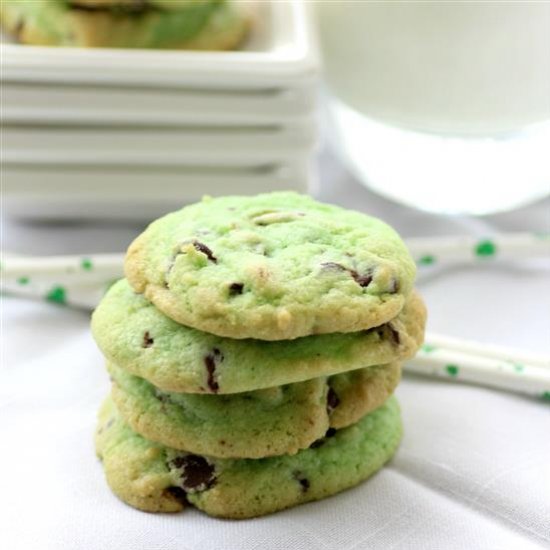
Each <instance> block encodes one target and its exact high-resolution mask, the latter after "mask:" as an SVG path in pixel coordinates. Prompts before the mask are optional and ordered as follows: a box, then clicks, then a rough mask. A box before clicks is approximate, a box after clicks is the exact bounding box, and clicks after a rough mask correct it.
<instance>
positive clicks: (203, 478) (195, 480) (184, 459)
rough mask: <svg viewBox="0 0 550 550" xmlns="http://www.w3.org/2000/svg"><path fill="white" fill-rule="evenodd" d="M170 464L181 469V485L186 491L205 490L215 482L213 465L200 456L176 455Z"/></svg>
mask: <svg viewBox="0 0 550 550" xmlns="http://www.w3.org/2000/svg"><path fill="white" fill-rule="evenodd" d="M170 464H171V465H172V466H173V467H174V468H177V469H178V470H181V474H180V477H181V486H182V489H183V490H184V491H186V492H188V493H196V492H198V491H206V489H210V488H211V487H212V486H213V485H214V484H215V483H216V476H215V473H214V466H213V465H212V464H210V463H209V462H208V461H207V460H206V458H204V457H202V456H198V455H182V456H177V457H176V458H174V459H173V460H172V461H171V463H170Z"/></svg>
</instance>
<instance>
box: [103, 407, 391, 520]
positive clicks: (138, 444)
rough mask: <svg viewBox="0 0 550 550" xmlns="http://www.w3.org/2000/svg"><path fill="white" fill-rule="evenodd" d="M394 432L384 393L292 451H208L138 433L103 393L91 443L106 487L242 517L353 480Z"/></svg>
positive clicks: (152, 507)
mask: <svg viewBox="0 0 550 550" xmlns="http://www.w3.org/2000/svg"><path fill="white" fill-rule="evenodd" d="M400 438H401V419H400V414H399V407H398V405H397V402H396V401H395V399H394V398H390V399H389V400H388V401H387V402H386V403H385V404H384V405H383V406H381V407H379V408H378V409H376V410H375V411H374V412H372V413H370V414H368V415H366V416H364V417H363V418H362V419H361V420H360V421H359V422H357V423H355V424H353V425H351V426H349V427H347V428H343V429H341V430H336V431H335V432H334V433H330V434H327V437H325V438H324V439H322V440H320V441H318V442H317V443H316V444H314V445H313V446H312V447H310V448H308V449H304V450H302V451H300V452H298V453H297V454H295V455H284V456H277V457H270V458H261V459H222V458H212V457H208V456H203V455H197V454H190V453H185V452H181V451H177V450H175V449H171V448H168V447H164V446H162V445H159V444H156V443H152V442H150V441H148V440H146V439H144V438H143V437H141V436H140V435H138V434H137V433H135V432H133V431H132V430H131V429H130V428H129V427H128V426H127V425H126V424H125V423H124V422H123V420H122V418H121V417H120V415H119V414H118V412H117V410H116V408H115V407H114V405H113V403H112V402H111V400H110V399H109V400H107V401H106V402H105V404H104V405H103V407H102V410H101V411H100V417H99V426H98V430H97V434H96V449H97V453H98V455H99V457H100V458H101V459H102V460H103V465H104V469H105V475H106V477H107V482H108V484H109V485H110V487H111V489H112V490H113V492H114V493H115V494H116V495H117V496H118V497H119V498H120V499H122V500H123V501H124V502H126V503H128V504H130V505H131V506H134V507H136V508H139V509H141V510H145V511H150V512H177V511H179V510H182V509H183V508H184V507H185V506H186V505H187V504H192V505H194V506H196V507H197V508H199V509H201V510H203V511H204V512H206V513H207V514H210V515H212V516H218V517H226V518H250V517H255V516H261V515H263V514H268V513H271V512H275V511H277V510H282V509H284V508H289V507H291V506H295V505H297V504H301V503H305V502H309V501H314V500H319V499H321V498H324V497H327V496H330V495H333V494H335V493H338V492H340V491H343V490H345V489H348V488H350V487H353V486H354V485H357V484H358V483H360V482H361V481H363V480H365V479H367V478H368V477H370V476H371V475H372V474H373V473H375V472H376V471H377V470H379V469H380V468H381V467H382V466H383V465H384V464H385V463H386V462H387V461H388V460H389V459H390V458H391V457H392V456H393V454H394V453H395V451H396V449H397V446H398V444H399V440H400Z"/></svg>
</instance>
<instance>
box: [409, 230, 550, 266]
mask: <svg viewBox="0 0 550 550" xmlns="http://www.w3.org/2000/svg"><path fill="white" fill-rule="evenodd" d="M406 244H407V247H408V248H409V251H410V252H411V254H412V256H413V258H414V259H415V261H416V263H417V264H418V265H419V266H428V265H440V264H449V263H465V264H471V263H480V262H487V261H490V260H505V261H517V260H518V259H526V258H547V259H550V234H548V233H501V234H496V235H492V236H491V237H487V238H478V237H472V236H450V237H420V238H413V239H407V240H406Z"/></svg>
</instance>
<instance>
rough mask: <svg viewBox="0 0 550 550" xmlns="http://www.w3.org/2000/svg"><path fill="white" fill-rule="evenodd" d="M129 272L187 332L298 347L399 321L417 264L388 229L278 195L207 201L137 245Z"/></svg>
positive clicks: (155, 227) (167, 219) (156, 227)
mask: <svg viewBox="0 0 550 550" xmlns="http://www.w3.org/2000/svg"><path fill="white" fill-rule="evenodd" d="M125 272H126V277H127V278H128V280H129V282H130V284H131V285H132V287H133V288H134V289H135V290H136V291H137V292H139V293H143V294H144V295H145V296H146V297H147V299H149V300H150V301H151V302H153V303H154V304H155V306H156V307H158V308H159V309H160V310H161V311H163V312H164V313H165V314H166V315H168V316H169V317H171V318H172V319H174V320H176V321H178V322H180V323H182V324H185V325H188V326H191V327H194V328H197V329H199V330H203V331H206V332H210V333H213V334H217V335H220V336H227V337H230V338H257V339H261V340H289V339H294V338H298V337H301V336H307V335H311V334H322V333H333V332H356V331H360V330H364V329H368V328H371V327H374V326H378V325H381V324H383V323H385V322H387V321H389V320H390V319H392V318H393V317H395V316H396V315H397V314H398V313H399V312H400V311H401V309H402V308H403V305H404V303H405V300H406V298H407V296H408V295H409V294H410V292H411V290H412V285H413V282H414V277H415V265H414V262H413V260H412V258H411V256H410V254H409V253H408V251H407V249H406V247H405V245H404V244H403V242H402V241H401V239H400V238H399V236H398V235H397V233H396V232H395V231H394V230H393V229H391V228H390V227H389V226H388V225H386V224H385V223H383V222H382V221H380V220H378V219H376V218H372V217H369V216H366V215H365V214H361V213H359V212H354V211H350V210H345V209H342V208H339V207H336V206H332V205H328V204H322V203H319V202H316V201H314V200H313V199H311V198H310V197H308V196H305V195H299V194H296V193H291V192H277V193H268V194H263V195H256V196H254V197H239V196H233V197H221V198H216V199H210V198H206V199H203V201H202V202H200V203H197V204H193V205H191V206H187V207H185V208H183V209H182V210H179V211H177V212H174V213H172V214H168V215H167V216H164V217H162V218H160V219H158V220H157V221H155V222H153V223H152V224H151V225H149V227H148V228H147V229H146V230H145V231H144V232H143V233H142V234H141V235H140V236H139V237H138V238H137V239H136V240H135V241H134V242H133V243H132V244H131V245H130V248H129V249H128V253H127V256H126V262H125Z"/></svg>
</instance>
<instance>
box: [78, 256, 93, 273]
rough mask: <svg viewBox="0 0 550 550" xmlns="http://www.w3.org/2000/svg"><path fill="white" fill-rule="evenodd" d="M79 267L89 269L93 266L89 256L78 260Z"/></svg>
mask: <svg viewBox="0 0 550 550" xmlns="http://www.w3.org/2000/svg"><path fill="white" fill-rule="evenodd" d="M80 267H81V268H82V269H83V270H84V271H91V270H92V269H93V268H94V264H93V262H92V260H90V258H82V261H81V262H80Z"/></svg>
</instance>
